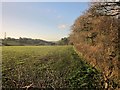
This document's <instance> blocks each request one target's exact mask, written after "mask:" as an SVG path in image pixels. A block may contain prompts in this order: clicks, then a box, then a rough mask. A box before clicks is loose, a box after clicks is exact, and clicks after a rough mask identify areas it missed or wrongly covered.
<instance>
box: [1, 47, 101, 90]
mask: <svg viewBox="0 0 120 90" xmlns="http://www.w3.org/2000/svg"><path fill="white" fill-rule="evenodd" d="M99 79H100V74H99V72H98V71H97V70H96V69H94V68H93V67H91V66H89V65H88V64H86V63H85V62H84V61H83V60H82V59H81V58H80V57H79V56H78V54H77V53H76V52H75V50H74V48H73V47H72V46H3V47H2V88H25V87H26V86H31V87H33V88H91V89H92V90H93V88H98V87H99Z"/></svg>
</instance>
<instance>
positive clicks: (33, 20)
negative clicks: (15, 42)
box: [0, 2, 89, 41]
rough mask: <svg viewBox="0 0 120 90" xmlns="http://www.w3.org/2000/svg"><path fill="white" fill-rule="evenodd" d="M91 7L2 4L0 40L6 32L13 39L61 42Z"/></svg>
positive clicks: (54, 3)
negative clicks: (26, 38)
mask: <svg viewBox="0 0 120 90" xmlns="http://www.w3.org/2000/svg"><path fill="white" fill-rule="evenodd" d="M88 7H89V5H88V2H2V31H0V34H1V35H0V38H3V37H4V33H5V32H6V34H7V37H13V38H19V37H28V38H33V39H43V40H47V41H57V40H60V39H61V38H62V37H67V36H69V34H70V32H71V30H70V27H71V25H72V24H73V23H74V21H75V20H76V19H77V18H78V17H79V16H80V15H82V14H83V12H84V11H85V10H86V9H88Z"/></svg>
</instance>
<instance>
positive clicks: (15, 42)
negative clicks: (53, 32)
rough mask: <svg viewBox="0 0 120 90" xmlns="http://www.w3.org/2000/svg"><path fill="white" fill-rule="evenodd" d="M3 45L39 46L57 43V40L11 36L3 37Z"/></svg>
mask: <svg viewBox="0 0 120 90" xmlns="http://www.w3.org/2000/svg"><path fill="white" fill-rule="evenodd" d="M2 45H3V46H27V45H30V46H31V45H32V46H39V45H55V42H50V41H45V40H42V39H32V38H21V37H20V38H19V39H15V38H11V37H7V38H6V39H2Z"/></svg>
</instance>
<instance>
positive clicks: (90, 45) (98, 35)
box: [70, 2, 120, 89]
mask: <svg viewBox="0 0 120 90" xmlns="http://www.w3.org/2000/svg"><path fill="white" fill-rule="evenodd" d="M108 4H109V3H107V2H102V3H100V2H99V3H97V2H96V3H93V4H92V5H91V6H90V8H89V9H88V11H86V12H85V13H84V14H83V15H82V16H80V17H78V18H77V19H76V21H75V23H74V24H73V26H72V28H71V29H72V32H71V35H70V42H72V43H73V44H74V46H75V48H76V49H77V50H78V51H79V52H80V53H81V55H82V56H83V57H84V58H85V60H86V61H87V62H88V63H90V64H91V65H92V66H93V67H95V68H96V69H98V70H100V71H101V72H102V75H103V78H104V80H103V82H104V84H103V86H104V88H106V89H108V88H109V89H117V88H119V86H118V83H119V79H118V69H119V61H118V57H119V52H118V44H119V42H118V30H119V23H120V21H119V19H118V18H117V17H116V15H117V14H116V15H113V14H112V12H111V14H110V13H107V12H106V14H104V8H103V5H104V6H105V7H107V6H106V5H108ZM112 4H114V3H110V5H109V7H110V8H111V7H112V6H113V5H112ZM116 4H117V3H116ZM111 5H112V6H111ZM117 5H118V6H119V4H117ZM97 7H99V8H97ZM107 9H108V8H107ZM108 12H109V11H108ZM108 14H109V15H108ZM114 83H115V84H116V85H114Z"/></svg>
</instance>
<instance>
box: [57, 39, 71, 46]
mask: <svg viewBox="0 0 120 90" xmlns="http://www.w3.org/2000/svg"><path fill="white" fill-rule="evenodd" d="M57 44H58V45H68V44H69V38H68V37H64V38H61V40H59V41H58V42H57Z"/></svg>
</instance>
